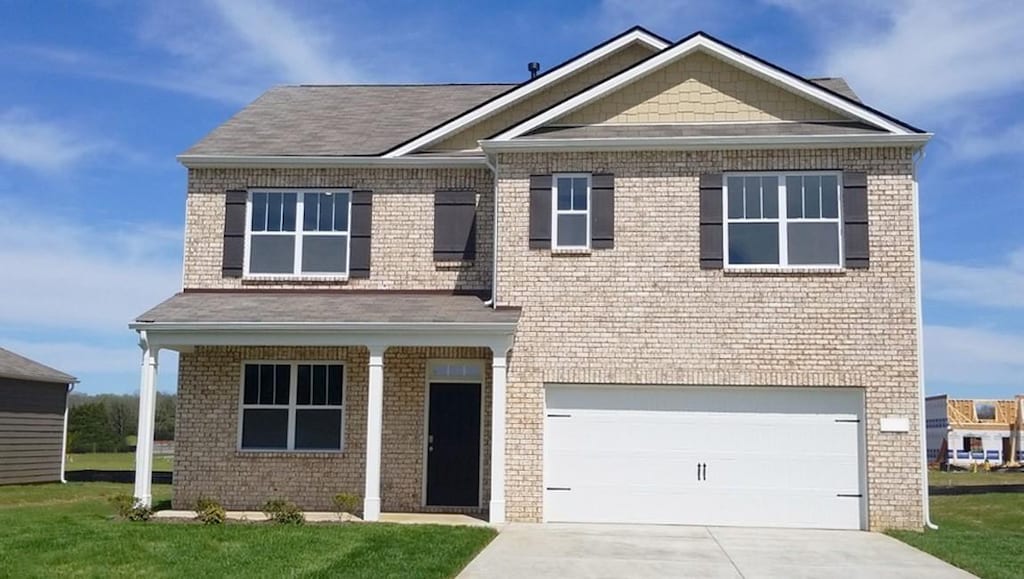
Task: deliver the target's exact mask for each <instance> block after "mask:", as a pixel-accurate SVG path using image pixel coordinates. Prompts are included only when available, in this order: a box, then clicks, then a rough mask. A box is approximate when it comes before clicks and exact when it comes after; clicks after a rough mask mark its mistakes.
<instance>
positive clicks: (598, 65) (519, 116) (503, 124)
mask: <svg viewBox="0 0 1024 579" xmlns="http://www.w3.org/2000/svg"><path fill="white" fill-rule="evenodd" d="M655 52H656V50H655V49H654V48H651V47H650V46H648V45H646V44H642V43H640V42H635V43H633V44H630V45H629V46H626V47H623V48H622V49H621V50H618V51H616V52H614V53H612V54H609V55H608V56H606V57H604V58H602V59H600V60H598V61H596V62H594V63H592V64H590V65H589V66H587V67H584V68H583V69H581V70H579V71H578V72H576V73H575V74H573V75H571V76H568V77H566V78H564V79H562V80H561V81H559V82H557V83H555V84H553V85H551V86H550V87H548V88H546V89H544V90H542V91H540V92H538V93H536V94H534V95H531V96H529V97H527V98H525V99H523V100H521V101H519V102H517V103H516V104H514V105H512V106H511V107H509V108H507V109H505V110H503V111H501V112H499V113H496V114H494V115H491V116H489V117H486V118H484V119H482V120H480V121H479V122H477V123H475V124H473V125H471V126H469V127H467V128H466V129H464V130H462V131H460V132H458V133H456V134H454V135H452V136H451V137H449V138H447V139H445V140H444V141H441V142H440V143H436V144H433V145H430V146H428V147H425V150H427V151H462V150H471V149H476V148H478V147H479V145H478V143H477V141H479V140H480V139H486V138H489V137H491V136H493V135H495V134H496V133H498V132H500V131H502V130H504V129H506V128H508V127H510V126H512V125H515V124H516V123H519V122H522V121H523V120H525V119H527V118H529V117H530V116H532V115H534V114H536V113H538V112H540V111H542V110H544V109H546V108H548V107H550V106H552V105H554V104H556V103H558V102H561V101H563V100H565V99H566V98H568V97H570V96H572V95H574V94H576V93H578V92H580V91H582V90H584V89H586V88H587V87H589V86H591V85H594V84H596V83H598V82H600V81H602V80H604V79H606V78H608V77H610V76H612V75H615V74H617V73H619V72H621V71H623V70H625V69H627V68H629V67H630V66H632V65H634V64H636V63H638V62H640V61H641V60H643V59H645V58H647V57H649V56H651V55H652V54H654V53H655Z"/></svg>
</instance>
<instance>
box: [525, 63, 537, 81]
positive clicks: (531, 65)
mask: <svg viewBox="0 0 1024 579" xmlns="http://www.w3.org/2000/svg"><path fill="white" fill-rule="evenodd" d="M526 69H527V70H529V71H530V80H533V79H535V78H537V73H538V72H540V63H539V62H531V63H529V64H527V65H526Z"/></svg>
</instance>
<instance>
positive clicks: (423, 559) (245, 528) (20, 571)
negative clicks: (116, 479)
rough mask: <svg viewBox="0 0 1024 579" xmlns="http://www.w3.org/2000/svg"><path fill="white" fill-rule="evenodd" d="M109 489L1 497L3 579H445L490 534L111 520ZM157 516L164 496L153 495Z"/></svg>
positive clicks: (51, 488)
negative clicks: (153, 578)
mask: <svg viewBox="0 0 1024 579" xmlns="http://www.w3.org/2000/svg"><path fill="white" fill-rule="evenodd" d="M130 492H131V486H130V485H124V484H115V483H68V484H65V485H60V484H47V485H25V486H7V487H0V521H3V524H0V577H18V578H21V577H142V576H145V577H189V578H194V577H285V576H289V577H294V576H301V577H451V576H454V575H455V574H456V573H457V572H458V571H459V570H461V569H462V567H464V566H465V565H466V563H468V562H469V560H470V559H472V558H473V556H474V555H475V554H476V553H477V552H479V551H480V549H482V548H483V547H484V546H485V545H486V544H487V543H488V542H489V541H490V540H491V539H492V538H493V537H494V534H495V533H494V531H493V530H492V529H490V528H487V527H442V526H435V525H388V524H360V523H351V524H321V525H313V524H309V525H304V526H301V527H291V526H277V525H273V524H255V523H250V524H243V523H235V524H228V525H225V526H219V527H205V526H202V525H197V524H189V523H159V522H149V523H129V522H122V521H115V520H111V514H112V509H111V507H110V506H109V505H108V504H107V503H106V498H107V497H109V496H111V495H114V494H118V493H130ZM153 493H154V500H155V501H157V502H158V506H159V504H160V503H162V504H163V505H164V506H166V505H167V502H168V499H169V497H170V487H169V486H166V485H156V486H154V487H153Z"/></svg>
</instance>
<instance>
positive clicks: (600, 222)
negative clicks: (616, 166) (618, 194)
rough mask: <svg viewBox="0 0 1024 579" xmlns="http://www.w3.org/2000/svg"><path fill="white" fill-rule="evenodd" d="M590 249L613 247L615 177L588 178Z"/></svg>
mask: <svg viewBox="0 0 1024 579" xmlns="http://www.w3.org/2000/svg"><path fill="white" fill-rule="evenodd" d="M590 189H591V191H590V205H591V209H590V247H591V248H593V249H612V248H614V247H615V175H612V174H611V173H595V174H594V175H592V176H591V178H590Z"/></svg>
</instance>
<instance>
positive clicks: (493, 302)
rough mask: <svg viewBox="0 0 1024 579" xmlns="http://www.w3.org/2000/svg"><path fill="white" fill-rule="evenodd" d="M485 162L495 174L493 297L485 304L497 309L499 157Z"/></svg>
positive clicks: (493, 196)
mask: <svg viewBox="0 0 1024 579" xmlns="http://www.w3.org/2000/svg"><path fill="white" fill-rule="evenodd" d="M484 162H485V163H487V168H488V169H490V170H491V174H492V175H493V176H494V179H493V181H494V192H493V193H492V195H491V197H492V199H493V200H494V201H493V211H494V226H493V228H492V230H491V239H492V241H493V244H494V247H493V248H492V249H491V259H492V266H491V299H489V300H487V301H486V302H484V305H485V306H490V307H492V308H495V309H497V307H498V157H497V155H495V157H494V161H493V162H491V156H490V155H487V156H486V157H485V158H484Z"/></svg>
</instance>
